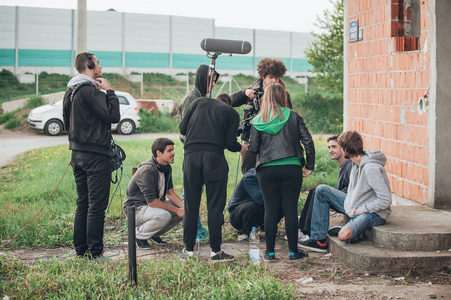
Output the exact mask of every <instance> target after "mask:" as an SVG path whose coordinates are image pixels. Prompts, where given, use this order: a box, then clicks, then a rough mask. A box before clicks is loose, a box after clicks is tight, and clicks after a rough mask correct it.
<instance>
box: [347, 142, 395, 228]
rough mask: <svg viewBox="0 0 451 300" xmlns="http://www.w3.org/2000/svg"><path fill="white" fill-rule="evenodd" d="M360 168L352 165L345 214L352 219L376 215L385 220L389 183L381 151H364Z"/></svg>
mask: <svg viewBox="0 0 451 300" xmlns="http://www.w3.org/2000/svg"><path fill="white" fill-rule="evenodd" d="M364 152H365V155H364V157H363V158H362V161H361V162H360V166H358V165H356V164H353V166H352V170H351V175H350V178H349V186H348V193H347V195H346V199H345V202H344V209H345V212H346V214H347V215H348V216H349V217H351V218H353V217H355V216H356V215H354V211H355V209H356V208H358V213H359V214H364V213H377V214H378V215H379V216H381V218H383V219H384V220H387V218H388V216H389V215H390V213H391V209H390V205H391V201H392V199H391V192H390V181H389V180H388V177H387V173H386V172H385V169H384V166H385V163H386V161H387V159H386V157H385V154H383V153H382V151H380V150H378V151H374V152H371V151H364Z"/></svg>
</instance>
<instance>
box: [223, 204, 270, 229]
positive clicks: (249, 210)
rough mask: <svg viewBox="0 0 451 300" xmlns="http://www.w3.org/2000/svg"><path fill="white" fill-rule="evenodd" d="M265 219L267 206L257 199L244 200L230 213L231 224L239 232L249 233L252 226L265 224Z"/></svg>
mask: <svg viewBox="0 0 451 300" xmlns="http://www.w3.org/2000/svg"><path fill="white" fill-rule="evenodd" d="M264 220H265V208H264V206H263V205H260V204H258V203H257V202H255V201H247V202H243V203H241V204H239V205H238V206H236V207H235V209H234V210H233V211H232V212H231V213H230V224H231V225H232V226H233V228H235V229H236V230H238V233H239V234H249V233H250V232H251V230H252V227H259V226H261V225H263V222H264Z"/></svg>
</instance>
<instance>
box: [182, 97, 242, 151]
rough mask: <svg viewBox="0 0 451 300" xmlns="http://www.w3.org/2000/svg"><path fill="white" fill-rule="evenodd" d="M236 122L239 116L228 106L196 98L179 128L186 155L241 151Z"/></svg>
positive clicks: (215, 100) (214, 100)
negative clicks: (203, 152) (202, 152)
mask: <svg viewBox="0 0 451 300" xmlns="http://www.w3.org/2000/svg"><path fill="white" fill-rule="evenodd" d="M239 122H240V116H239V115H238V113H237V112H236V111H235V109H233V108H232V107H230V106H229V105H227V104H224V103H222V102H221V101H219V100H217V99H212V98H206V97H202V98H197V99H196V100H194V102H193V103H192V104H191V105H190V107H189V108H188V111H187V112H186V115H185V116H184V117H183V119H182V121H181V122H180V125H179V128H180V133H181V134H183V135H185V136H186V141H185V147H184V149H185V155H186V154H188V153H190V152H192V151H211V152H218V153H224V149H228V150H229V151H231V152H238V151H240V150H241V144H240V143H238V141H237V139H236V131H237V129H238V125H239Z"/></svg>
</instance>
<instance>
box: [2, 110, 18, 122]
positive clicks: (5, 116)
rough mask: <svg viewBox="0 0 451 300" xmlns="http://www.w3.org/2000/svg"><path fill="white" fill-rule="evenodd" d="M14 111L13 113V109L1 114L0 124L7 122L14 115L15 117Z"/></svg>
mask: <svg viewBox="0 0 451 300" xmlns="http://www.w3.org/2000/svg"><path fill="white" fill-rule="evenodd" d="M14 113H15V111H11V112H7V113H4V114H1V115H0V124H4V123H6V122H8V121H9V120H11V119H14V117H15V116H14Z"/></svg>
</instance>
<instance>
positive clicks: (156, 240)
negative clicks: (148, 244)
mask: <svg viewBox="0 0 451 300" xmlns="http://www.w3.org/2000/svg"><path fill="white" fill-rule="evenodd" d="M150 240H151V241H152V243H154V244H155V245H166V244H167V243H168V242H165V241H163V240H162V239H161V237H159V236H153V237H151V238H150Z"/></svg>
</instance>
